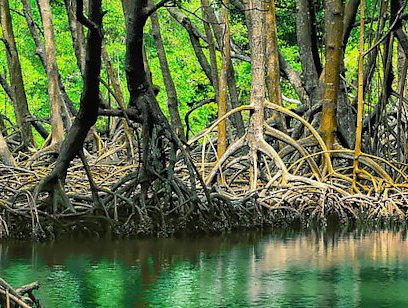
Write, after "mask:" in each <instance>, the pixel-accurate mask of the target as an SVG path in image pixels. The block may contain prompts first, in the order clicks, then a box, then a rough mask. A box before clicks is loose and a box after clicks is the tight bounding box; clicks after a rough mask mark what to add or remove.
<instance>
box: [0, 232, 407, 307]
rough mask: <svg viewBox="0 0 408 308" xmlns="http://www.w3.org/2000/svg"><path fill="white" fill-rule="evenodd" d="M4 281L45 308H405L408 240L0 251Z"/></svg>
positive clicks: (12, 246) (322, 237)
mask: <svg viewBox="0 0 408 308" xmlns="http://www.w3.org/2000/svg"><path fill="white" fill-rule="evenodd" d="M0 276H2V277H4V278H5V279H6V280H8V281H9V282H10V283H11V284H12V285H15V286H20V285H23V284H26V283H29V282H32V281H34V280H38V281H40V283H41V285H42V287H41V289H40V290H39V291H37V295H38V297H39V298H40V299H41V302H42V304H43V307H46V308H47V307H58V308H62V307H70V308H71V307H140V306H153V307H242V306H244V307H245V306H260V307H355V306H363V307H380V306H383V307H387V306H388V307H398V306H401V307H407V306H408V242H407V237H406V233H405V232H388V231H378V232H368V233H363V232H352V233H337V232H325V233H316V232H299V231H271V232H268V233H264V234H261V233H259V232H258V233H238V234H232V235H227V236H222V237H221V236H218V237H217V236H215V237H204V238H203V237H201V238H195V239H191V238H190V239H188V238H184V239H168V240H152V239H150V240H126V241H108V240H96V239H95V240H86V241H85V240H82V241H62V242H59V243H53V244H32V243H21V242H17V243H16V242H3V243H1V242H0Z"/></svg>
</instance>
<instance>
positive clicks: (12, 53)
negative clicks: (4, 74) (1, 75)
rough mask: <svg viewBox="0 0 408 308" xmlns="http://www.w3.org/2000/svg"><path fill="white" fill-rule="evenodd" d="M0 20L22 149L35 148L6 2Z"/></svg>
mask: <svg viewBox="0 0 408 308" xmlns="http://www.w3.org/2000/svg"><path fill="white" fill-rule="evenodd" d="M0 20H1V27H2V30H3V42H4V43H5V45H6V50H7V52H6V53H7V63H8V67H9V73H10V82H11V87H12V91H13V93H14V96H15V98H16V100H15V101H14V104H13V105H14V113H15V116H16V122H17V125H18V127H19V129H20V130H21V137H22V141H23V145H24V147H25V148H28V147H33V146H35V143H34V138H33V134H32V131H31V124H30V123H29V122H28V121H26V119H27V118H28V117H29V116H30V113H29V109H28V103H27V96H26V92H25V89H24V82H23V75H22V72H21V64H20V59H19V55H18V51H17V47H16V42H15V39H14V32H13V25H12V20H11V15H10V7H9V1H8V0H2V1H0Z"/></svg>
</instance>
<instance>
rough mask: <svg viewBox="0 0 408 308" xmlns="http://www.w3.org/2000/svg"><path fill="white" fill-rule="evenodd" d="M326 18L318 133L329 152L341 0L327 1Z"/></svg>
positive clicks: (337, 73) (334, 128) (333, 138)
mask: <svg viewBox="0 0 408 308" xmlns="http://www.w3.org/2000/svg"><path fill="white" fill-rule="evenodd" d="M325 15H326V16H325V18H326V23H325V25H326V64H325V67H324V77H323V80H324V81H323V100H322V101H323V111H322V118H321V122H320V131H321V133H322V137H323V140H324V142H325V143H326V145H327V147H328V149H329V150H331V149H333V147H334V143H335V141H336V131H337V119H336V112H337V96H338V89H339V81H340V60H341V53H342V37H343V15H344V4H343V1H342V0H327V1H326V3H325Z"/></svg>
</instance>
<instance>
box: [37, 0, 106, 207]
mask: <svg viewBox="0 0 408 308" xmlns="http://www.w3.org/2000/svg"><path fill="white" fill-rule="evenodd" d="M78 3H80V0H78ZM81 3H82V1H81ZM81 13H82V11H81ZM102 16H103V13H102V3H101V0H90V1H89V19H90V21H91V22H89V20H87V19H85V18H84V17H83V18H82V19H83V20H80V21H81V22H84V23H85V24H88V26H89V31H88V38H87V45H86V60H85V71H84V76H83V88H82V95H81V100H80V107H79V111H78V115H77V116H76V117H75V120H74V122H73V124H72V126H71V128H70V129H69V131H68V133H67V135H66V136H65V139H64V141H63V142H62V144H61V149H60V151H59V156H58V159H57V161H56V164H55V167H54V169H53V170H52V172H51V173H50V175H49V176H47V177H46V178H45V179H44V180H43V181H42V182H41V183H40V185H39V188H38V191H43V190H44V191H48V192H50V193H51V195H52V197H53V198H54V211H56V207H55V204H56V203H57V204H58V202H60V201H58V198H61V196H60V194H61V191H60V190H61V187H63V185H64V182H65V177H66V174H67V170H68V167H69V164H70V163H71V161H72V160H73V159H74V158H75V156H76V155H77V154H79V152H80V151H81V150H82V147H83V144H84V141H85V138H86V136H87V134H88V132H89V130H90V129H91V127H92V126H93V125H94V124H95V123H96V120H97V117H98V108H99V105H100V104H99V103H100V100H99V82H100V71H101V61H102V60H101V49H102ZM89 23H90V24H89ZM64 200H65V201H66V198H65V199H63V201H64ZM65 206H67V205H66V204H65Z"/></svg>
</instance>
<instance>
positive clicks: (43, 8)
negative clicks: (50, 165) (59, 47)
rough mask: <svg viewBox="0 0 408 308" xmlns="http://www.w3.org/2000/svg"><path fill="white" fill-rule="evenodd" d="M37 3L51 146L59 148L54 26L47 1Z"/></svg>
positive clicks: (60, 123)
mask: <svg viewBox="0 0 408 308" xmlns="http://www.w3.org/2000/svg"><path fill="white" fill-rule="evenodd" d="M37 3H38V7H39V9H40V12H41V19H42V23H43V27H44V39H45V55H46V59H47V65H46V72H47V79H48V99H49V103H50V117H51V145H55V146H59V145H60V143H61V142H62V140H63V139H64V125H63V121H62V116H61V113H62V110H63V109H62V108H64V106H63V101H62V97H61V95H60V91H59V85H58V78H59V77H58V75H59V74H58V66H57V59H56V56H57V52H56V48H55V35H54V25H53V21H52V14H51V7H50V3H49V0H37Z"/></svg>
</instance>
